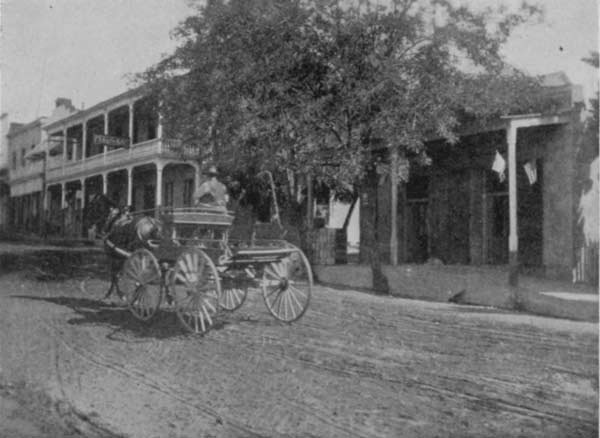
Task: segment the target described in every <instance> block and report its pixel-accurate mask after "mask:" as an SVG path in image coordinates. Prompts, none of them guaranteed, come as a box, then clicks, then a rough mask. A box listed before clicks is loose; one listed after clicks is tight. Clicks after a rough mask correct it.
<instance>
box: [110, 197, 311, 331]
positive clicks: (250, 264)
mask: <svg viewBox="0 0 600 438" xmlns="http://www.w3.org/2000/svg"><path fill="white" fill-rule="evenodd" d="M147 219H149V218H147ZM233 220H234V216H233V214H232V213H231V212H227V211H224V210H223V209H220V208H215V207H211V206H199V207H194V208H172V209H170V210H166V211H164V214H163V215H162V221H161V224H160V226H161V232H160V238H157V237H158V236H159V234H155V235H154V236H150V238H139V239H138V240H139V242H141V243H142V244H141V245H138V247H137V249H135V250H133V251H131V252H129V251H127V250H125V249H123V248H122V247H121V248H120V247H119V245H118V243H116V242H113V241H111V233H110V232H109V233H108V234H107V236H106V238H105V243H106V245H107V249H108V250H109V253H110V254H111V255H112V257H115V258H117V260H118V258H119V257H120V258H121V261H120V262H117V266H118V267H119V268H120V269H118V270H117V271H115V275H113V280H112V281H113V283H115V284H114V286H115V287H116V289H117V291H120V292H121V293H122V296H123V298H124V299H125V300H126V302H127V305H128V307H129V309H130V310H131V313H132V314H133V315H134V316H135V317H136V318H138V319H140V320H143V321H147V320H149V319H150V318H152V317H153V316H154V315H155V314H156V312H157V310H158V309H159V307H160V305H161V303H162V302H163V300H165V299H166V301H167V302H168V304H169V305H170V306H171V307H172V308H173V309H174V311H175V312H176V313H177V316H178V318H179V320H180V322H181V323H182V325H183V326H184V327H185V328H186V329H187V330H189V331H191V332H194V333H205V332H206V331H208V330H209V329H210V327H211V326H212V325H213V324H214V323H215V320H216V317H217V315H218V314H219V313H220V312H221V311H234V310H236V309H238V308H239V307H240V306H241V305H242V304H243V303H244V301H245V299H246V296H247V293H248V290H249V289H256V288H260V289H262V295H263V299H264V302H265V304H266V306H267V309H268V310H269V312H270V313H271V314H272V315H273V316H274V317H275V318H277V319H279V320H281V321H284V322H288V323H289V322H292V321H295V320H297V319H298V318H300V317H301V316H302V315H303V314H304V312H305V311H306V309H307V308H308V304H309V301H310V296H311V289H312V284H313V278H312V272H311V269H310V264H309V263H308V260H307V258H306V256H305V255H304V254H303V252H302V251H301V250H300V249H299V248H297V247H296V246H294V245H291V244H290V243H288V242H286V241H285V240H282V239H269V240H264V239H263V240H261V239H256V238H255V237H254V236H253V237H252V238H250V239H247V240H242V239H231V238H230V229H231V226H232V224H233ZM133 222H134V223H136V225H137V227H138V230H137V234H138V237H140V236H139V235H140V230H139V228H140V223H139V222H140V221H133ZM149 223H150V222H149ZM109 228H110V225H109ZM152 237H155V238H152ZM123 259H124V262H123ZM113 269H114V264H113ZM112 286H113V284H111V289H112ZM109 293H110V292H109Z"/></svg>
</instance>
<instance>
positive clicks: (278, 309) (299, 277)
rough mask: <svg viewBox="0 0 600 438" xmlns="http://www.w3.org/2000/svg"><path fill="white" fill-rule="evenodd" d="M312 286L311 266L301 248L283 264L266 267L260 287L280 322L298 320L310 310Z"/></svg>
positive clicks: (293, 252)
mask: <svg viewBox="0 0 600 438" xmlns="http://www.w3.org/2000/svg"><path fill="white" fill-rule="evenodd" d="M312 284H313V277H312V271H311V269H310V264H309V263H308V259H307V258H306V256H305V255H304V253H303V252H302V251H301V250H300V249H298V248H295V247H294V249H292V251H291V252H290V254H289V255H288V256H286V257H284V258H283V259H281V260H280V261H278V262H273V263H269V264H267V265H266V266H265V267H264V270H263V278H262V282H261V286H262V290H263V298H264V300H265V304H266V305H267V308H268V309H269V312H271V314H272V315H273V316H274V317H275V318H277V319H279V320H281V321H284V322H293V321H296V320H297V319H298V318H300V317H301V316H302V315H304V312H306V309H308V303H309V302H310V295H311V291H312Z"/></svg>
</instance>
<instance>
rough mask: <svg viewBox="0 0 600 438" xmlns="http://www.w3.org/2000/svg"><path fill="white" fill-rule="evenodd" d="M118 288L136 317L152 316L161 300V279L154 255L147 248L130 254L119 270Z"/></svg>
mask: <svg viewBox="0 0 600 438" xmlns="http://www.w3.org/2000/svg"><path fill="white" fill-rule="evenodd" d="M119 288H120V289H121V291H123V294H124V298H125V299H126V301H127V305H128V306H129V310H131V313H133V315H134V316H135V317H136V318H137V319H140V320H142V321H148V320H149V319H150V318H152V317H153V316H154V314H155V313H156V311H157V310H158V307H159V306H160V302H161V300H162V279H161V273H160V268H159V266H158V261H157V260H156V257H154V255H152V253H151V252H150V251H148V250H147V249H139V250H137V251H135V252H134V253H133V254H131V256H129V257H128V258H127V260H125V263H124V265H123V269H122V270H121V274H120V276H119Z"/></svg>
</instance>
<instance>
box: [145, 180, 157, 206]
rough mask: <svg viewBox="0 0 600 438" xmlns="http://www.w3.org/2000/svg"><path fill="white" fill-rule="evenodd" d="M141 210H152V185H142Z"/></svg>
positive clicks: (153, 198)
mask: <svg viewBox="0 0 600 438" xmlns="http://www.w3.org/2000/svg"><path fill="white" fill-rule="evenodd" d="M143 201H144V203H143V205H142V209H143V210H153V209H154V207H155V205H156V190H155V188H154V185H145V186H144V199H143Z"/></svg>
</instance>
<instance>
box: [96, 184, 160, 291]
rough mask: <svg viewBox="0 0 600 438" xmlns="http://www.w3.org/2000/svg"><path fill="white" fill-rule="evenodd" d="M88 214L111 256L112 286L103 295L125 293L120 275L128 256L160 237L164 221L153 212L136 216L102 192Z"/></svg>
mask: <svg viewBox="0 0 600 438" xmlns="http://www.w3.org/2000/svg"><path fill="white" fill-rule="evenodd" d="M85 217H86V221H87V223H88V224H89V226H95V227H96V230H97V232H98V233H100V235H101V237H102V238H103V240H104V249H105V251H106V254H107V255H108V258H109V260H110V287H109V289H108V292H106V295H105V296H104V299H107V298H108V297H110V295H111V294H112V292H113V290H115V291H116V292H117V294H118V295H119V296H120V297H122V296H123V293H122V292H121V290H120V289H119V284H118V278H119V272H120V271H121V268H122V267H123V263H125V259H126V258H127V257H128V255H129V254H130V253H131V252H133V251H135V250H136V249H139V248H149V245H150V243H149V242H150V241H151V240H160V239H161V238H162V224H161V222H160V221H158V220H156V219H154V218H151V217H150V216H139V217H134V216H132V215H131V214H130V213H129V212H128V211H127V210H125V209H120V208H118V207H117V205H116V204H115V203H114V202H113V201H111V200H110V199H109V198H108V197H107V196H105V195H102V194H98V195H94V197H93V198H92V199H91V200H90V202H89V204H88V205H87V207H86V210H85Z"/></svg>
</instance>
